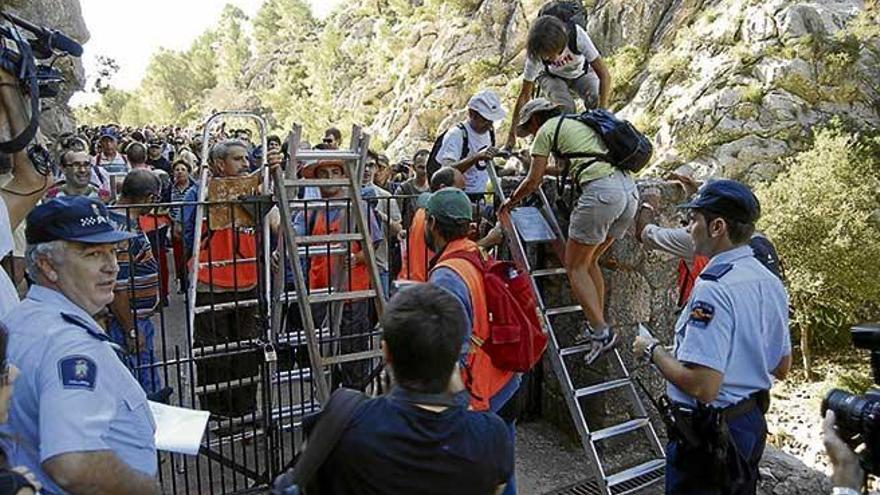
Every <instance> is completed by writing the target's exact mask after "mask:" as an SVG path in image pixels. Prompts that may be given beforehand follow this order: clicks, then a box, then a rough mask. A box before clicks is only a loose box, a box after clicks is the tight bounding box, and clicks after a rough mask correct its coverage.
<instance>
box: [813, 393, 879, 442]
mask: <svg viewBox="0 0 880 495" xmlns="http://www.w3.org/2000/svg"><path fill="white" fill-rule="evenodd" d="M829 409H830V410H832V411H834V416H835V418H836V421H835V423H836V425H837V427H838V428H839V429H840V430H841V431H842V432H845V433H848V434H851V435H855V434H859V433H860V434H862V435H864V436H869V435H870V434H871V433H873V431H874V430H875V429H876V424H875V423H876V420H877V413H878V410H880V402H878V401H877V399H876V397H866V396H863V395H853V394H851V393H849V392H845V391H843V390H840V389H834V390H832V391H830V392H828V395H826V396H825V399H824V400H823V401H822V415H823V416H824V415H825V411H827V410H829Z"/></svg>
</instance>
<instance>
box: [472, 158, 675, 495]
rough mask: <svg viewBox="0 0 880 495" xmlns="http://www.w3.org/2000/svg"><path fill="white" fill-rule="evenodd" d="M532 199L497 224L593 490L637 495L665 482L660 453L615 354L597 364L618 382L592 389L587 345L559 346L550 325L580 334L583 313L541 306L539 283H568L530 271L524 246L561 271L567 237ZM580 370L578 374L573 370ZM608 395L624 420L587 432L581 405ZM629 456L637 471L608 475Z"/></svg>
mask: <svg viewBox="0 0 880 495" xmlns="http://www.w3.org/2000/svg"><path fill="white" fill-rule="evenodd" d="M488 171H489V177H490V180H491V181H492V185H493V187H494V191H495V194H497V195H498V199H499V200H500V201H502V202H503V201H504V191H503V189H502V188H501V182H500V181H499V180H498V176H497V175H496V173H495V170H494V168H493V167H489V168H488ZM535 195H536V196H538V198H539V200H540V206H539V207H535V206H525V207H520V208H515V209H514V210H513V212H512V213H511V215H510V216H505V218H500V221H501V225H502V228H503V230H504V233H505V238H506V239H507V241H508V246H509V248H510V252H511V256H512V258H513V260H514V262H516V264H517V265H519V266H520V268H521V269H524V270H526V271H528V272H529V273H530V275H531V277H530V280H531V282H532V288H533V289H534V291H535V295H536V296H537V300H538V310H539V311H538V314H539V316H540V319H541V323H542V325H543V326H544V328H545V329H546V331H547V333H548V336H549V339H548V345H547V353H548V358H549V359H550V363H551V365H552V367H553V373H554V374H555V375H556V378H557V379H558V380H559V384H560V388H561V392H562V395H563V397H564V398H565V402H566V405H567V406H568V410H569V413H570V414H571V417H572V419H573V420H574V424H575V427H576V429H577V432H578V436H579V437H580V440H581V445H582V447H583V449H584V451H585V452H586V454H587V457H588V459H589V460H590V461H591V466H592V467H593V470H594V477H595V486H597V487H598V489H599V491H598V492H596V493H602V494H607V495H621V494H627V493H636V492H638V491H639V490H641V489H643V488H645V487H647V486H650V485H652V484H654V483H657V482H658V481H660V480H662V479H663V470H664V467H665V459H664V451H663V447H662V445H661V444H660V440H659V439H658V438H657V433H656V431H655V430H654V426H653V425H652V424H651V421H650V419H649V418H648V414H647V411H646V410H645V408H644V406H643V405H642V401H641V399H640V398H639V396H638V393H637V392H636V388H635V386H634V384H633V382H632V380H631V379H630V374H629V370H627V368H626V365H625V364H624V361H623V359H622V358H621V356H620V353H619V352H618V350H617V349H616V348H615V349H613V350H611V351H609V352H607V353H606V355H605V356H604V357H602V358H600V361H602V360H607V361H609V364H610V366H609V368H610V367H612V366H614V367H619V369H620V372H619V377H618V378H610V377H609V376H608V374H609V373H607V371H606V372H605V373H602V374H601V375H600V378H599V380H598V381H596V382H594V383H588V384H580V383H578V381H579V378H580V376H581V375H583V374H584V373H583V371H584V369H583V368H586V365H585V364H584V362H583V356H585V355H586V353H587V352H588V351H589V350H590V345H589V344H586V345H571V346H568V347H563V346H562V341H563V340H564V339H562V338H561V332H560V330H559V329H558V328H555V327H554V324H556V325H558V324H559V323H558V318H559V317H561V316H563V315H568V318H577V319H578V320H577V323H578V325H579V328H580V327H581V326H582V325H583V321H585V317H584V315H583V312H582V311H581V307H580V306H579V305H570V306H562V307H548V306H547V303H546V301H545V297H546V294H543V292H542V290H541V287H542V284H540V283H539V282H538V281H539V280H540V279H547V278H550V277H562V279H563V281H565V282H567V277H566V272H565V268H548V269H533V268H532V266H531V264H530V263H529V257H528V256H527V254H526V247H527V245H528V244H538V243H543V244H549V247H550V251H551V252H552V253H553V254H554V255H555V256H556V257H557V258H558V260H559V265H560V266H564V263H563V260H564V259H565V244H564V242H565V241H564V239H565V237H564V236H563V233H562V231H561V229H560V227H559V224H558V222H557V221H556V216H555V213H554V212H553V210H552V209H551V208H550V204H549V203H548V201H547V197H546V195H545V194H544V191H543V190H542V189H538V191H537V192H536V193H535ZM569 340H571V339H569ZM618 345H620V344H618ZM578 365H579V367H580V368H581V369H576V368H577V367H578ZM588 371H589V370H588ZM609 393H615V394H620V393H622V395H623V397H624V401H625V403H620V402H617V403H615V404H614V407H617V408H620V407H621V406H624V407H626V408H627V409H628V414H627V416H628V419H626V420H624V421H622V422H616V423H614V424H611V425H602V426H598V427H593V428H591V425H590V423H595V421H594V420H595V419H596V418H594V417H589V418H588V416H589V414H588V411H586V407H585V403H586V402H587V401H590V400H591V399H592V400H593V401H596V400H601V397H602V396H603V395H604V394H609ZM607 397H608V396H607V395H606V398H607ZM605 416H607V415H605ZM588 419H590V420H591V421H588ZM615 419H616V418H615ZM623 439H626V440H627V441H629V443H628V445H627V444H622V445H619V446H617V447H618V448H617V449H615V446H612V445H611V444H610V443H606V442H616V443H619V442H621V441H622V440H623ZM633 439H635V441H633ZM634 451H638V452H634ZM633 453H639V454H641V457H644V458H645V460H642V461H637V462H636V464H635V465H632V464H630V465H628V466H626V467H623V468H622V469H621V468H619V467H618V468H617V469H616V470H615V472H611V469H613V468H612V467H611V466H610V465H611V464H617V463H619V462H616V461H619V458H620V457H621V454H624V455H627V454H629V455H632V454H633ZM615 457H616V458H617V459H616V460H615Z"/></svg>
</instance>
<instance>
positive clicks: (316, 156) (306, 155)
mask: <svg viewBox="0 0 880 495" xmlns="http://www.w3.org/2000/svg"><path fill="white" fill-rule="evenodd" d="M360 158H361V155H360V153H355V152H354V151H345V150H303V151H297V152H296V159H297V160H301V161H306V160H360Z"/></svg>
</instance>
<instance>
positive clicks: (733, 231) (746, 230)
mask: <svg viewBox="0 0 880 495" xmlns="http://www.w3.org/2000/svg"><path fill="white" fill-rule="evenodd" d="M697 211H699V212H700V213H702V214H703V218H705V219H706V225H708V224H710V223H711V222H712V221H713V220H715V219H716V218H721V219H723V220H724V222H725V223H726V224H727V235H728V237H730V242H732V243H734V244H744V243H746V242H748V241H749V239H751V238H752V234H754V233H755V224H754V223H743V222H739V221H737V220H733V219H731V218H728V217H725V216H724V215H722V214H720V213H714V212H710V211H706V210H697Z"/></svg>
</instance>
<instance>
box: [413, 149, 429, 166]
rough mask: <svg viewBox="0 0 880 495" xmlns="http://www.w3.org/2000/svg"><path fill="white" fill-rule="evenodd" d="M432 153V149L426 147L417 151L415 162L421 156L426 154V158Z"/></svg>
mask: <svg viewBox="0 0 880 495" xmlns="http://www.w3.org/2000/svg"><path fill="white" fill-rule="evenodd" d="M430 154H431V151H430V150H426V149H425V148H422V149H420V150H418V151H416V153H415V154H414V155H413V163H415V162H416V161H417V160H418V159H419V157H421V156H424V157H425V158H427V157H428V155H430Z"/></svg>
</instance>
